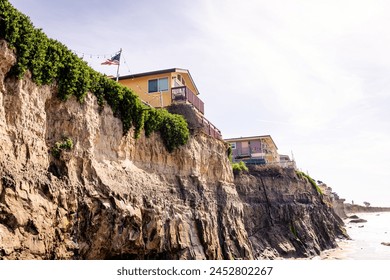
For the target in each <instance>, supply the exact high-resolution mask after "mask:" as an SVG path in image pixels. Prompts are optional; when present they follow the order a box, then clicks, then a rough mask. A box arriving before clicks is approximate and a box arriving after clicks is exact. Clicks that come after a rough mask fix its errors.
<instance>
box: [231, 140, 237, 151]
mask: <svg viewBox="0 0 390 280" xmlns="http://www.w3.org/2000/svg"><path fill="white" fill-rule="evenodd" d="M230 147H232V149H233V150H235V149H236V142H233V143H230Z"/></svg>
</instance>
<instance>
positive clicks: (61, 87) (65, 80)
mask: <svg viewBox="0 0 390 280" xmlns="http://www.w3.org/2000/svg"><path fill="white" fill-rule="evenodd" d="M0 38H4V39H5V40H6V41H7V42H8V44H9V46H10V47H11V48H12V49H14V50H15V52H16V54H17V62H16V64H15V65H14V66H13V67H12V69H11V71H10V73H9V75H14V76H17V77H19V78H22V77H23V76H24V74H25V72H26V71H27V70H29V71H30V72H31V75H32V79H33V80H34V82H35V83H36V84H38V85H45V84H52V83H56V84H57V85H58V96H59V97H60V98H61V99H62V100H67V99H68V98H69V97H70V96H72V95H73V96H75V97H76V98H77V99H78V100H79V101H80V102H83V99H84V97H85V95H86V94H87V92H92V93H93V94H95V95H96V97H97V99H98V103H99V105H100V106H104V104H105V103H107V104H108V105H109V106H110V107H111V108H112V110H113V112H114V114H115V116H117V117H118V118H120V119H121V120H122V124H123V131H124V133H127V132H128V131H129V129H130V128H132V127H134V131H135V137H138V136H139V135H140V133H141V131H142V130H143V129H145V134H146V135H147V136H149V135H150V134H151V133H152V132H159V133H160V134H161V137H162V138H163V142H164V144H165V145H166V147H167V149H168V150H169V151H170V152H171V151H173V150H174V149H175V148H176V147H178V146H180V145H183V144H185V143H186V142H187V141H188V138H189V130H188V126H187V123H186V121H185V120H184V118H183V117H182V116H180V115H176V114H170V113H168V112H167V111H166V110H158V109H154V108H149V107H147V106H145V105H143V104H142V102H141V100H140V99H139V98H138V96H137V95H136V94H135V93H134V92H133V91H132V90H130V89H128V88H126V87H124V86H121V85H119V84H118V83H116V82H115V81H113V80H112V79H109V78H108V77H106V76H105V75H102V74H100V73H98V72H96V71H95V70H93V69H92V68H90V67H89V66H88V65H87V64H86V62H84V61H83V60H82V59H80V58H79V57H77V55H76V54H74V53H73V52H72V51H70V50H69V49H68V48H67V47H66V46H65V45H63V44H62V43H60V42H58V41H56V40H53V39H50V38H48V37H47V36H46V35H45V34H44V33H43V32H42V30H41V29H36V28H35V27H34V26H33V24H32V23H31V21H30V19H29V18H28V17H27V16H25V15H24V14H22V13H20V12H19V11H18V10H16V9H15V8H14V7H13V6H12V5H11V4H10V3H9V2H8V1H7V0H2V1H1V2H0Z"/></svg>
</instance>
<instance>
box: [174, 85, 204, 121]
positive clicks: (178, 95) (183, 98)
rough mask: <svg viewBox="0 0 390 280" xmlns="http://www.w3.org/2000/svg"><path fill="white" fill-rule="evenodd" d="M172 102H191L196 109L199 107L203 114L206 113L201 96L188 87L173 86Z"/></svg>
mask: <svg viewBox="0 0 390 280" xmlns="http://www.w3.org/2000/svg"><path fill="white" fill-rule="evenodd" d="M171 92H172V103H179V102H184V103H190V104H192V105H193V106H194V107H195V109H197V110H198V111H199V112H200V113H202V115H204V103H203V101H202V100H200V98H199V97H198V96H197V95H196V94H195V93H193V92H192V91H191V90H190V89H189V88H188V87H186V86H181V87H173V88H172V90H171Z"/></svg>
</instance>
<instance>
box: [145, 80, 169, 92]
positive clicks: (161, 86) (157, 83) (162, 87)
mask: <svg viewBox="0 0 390 280" xmlns="http://www.w3.org/2000/svg"><path fill="white" fill-rule="evenodd" d="M167 90H168V78H160V79H153V80H149V81H148V93H152V92H159V91H167Z"/></svg>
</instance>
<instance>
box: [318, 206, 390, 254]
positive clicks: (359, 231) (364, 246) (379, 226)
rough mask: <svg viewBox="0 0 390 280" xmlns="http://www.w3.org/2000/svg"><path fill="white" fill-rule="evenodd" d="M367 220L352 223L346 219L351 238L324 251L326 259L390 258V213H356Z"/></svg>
mask: <svg viewBox="0 0 390 280" xmlns="http://www.w3.org/2000/svg"><path fill="white" fill-rule="evenodd" d="M352 215H357V216H358V217H359V218H361V219H364V220H367V222H365V223H351V219H345V220H344V222H345V225H346V230H347V232H348V234H349V236H350V237H351V240H340V241H339V242H338V245H339V247H338V248H336V249H331V250H327V251H324V252H322V254H321V256H320V257H319V258H320V259H324V260H390V246H386V245H383V244H382V243H389V242H390V213H388V212H382V213H355V214H349V215H348V216H352Z"/></svg>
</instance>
